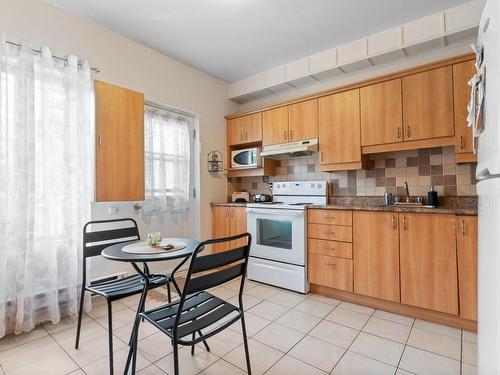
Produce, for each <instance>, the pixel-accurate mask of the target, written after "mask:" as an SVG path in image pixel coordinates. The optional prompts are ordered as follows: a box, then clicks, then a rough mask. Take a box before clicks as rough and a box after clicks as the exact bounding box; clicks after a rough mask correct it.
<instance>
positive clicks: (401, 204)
mask: <svg viewBox="0 0 500 375" xmlns="http://www.w3.org/2000/svg"><path fill="white" fill-rule="evenodd" d="M379 207H415V208H436V206H429V205H425V204H422V203H418V202H409V203H408V202H396V203H394V204H381V205H379Z"/></svg>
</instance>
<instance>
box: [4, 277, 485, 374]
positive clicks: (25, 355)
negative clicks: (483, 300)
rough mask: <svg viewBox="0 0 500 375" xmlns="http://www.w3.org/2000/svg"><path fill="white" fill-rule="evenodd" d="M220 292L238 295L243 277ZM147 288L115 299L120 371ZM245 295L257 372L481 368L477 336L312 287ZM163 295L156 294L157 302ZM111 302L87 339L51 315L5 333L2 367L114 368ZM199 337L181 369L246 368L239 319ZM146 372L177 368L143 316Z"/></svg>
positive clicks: (87, 329)
mask: <svg viewBox="0 0 500 375" xmlns="http://www.w3.org/2000/svg"><path fill="white" fill-rule="evenodd" d="M215 294H217V295H218V296H221V297H223V298H226V299H229V300H231V301H233V302H235V296H236V294H237V284H236V283H235V282H233V283H230V284H226V285H224V286H222V287H220V288H217V290H216V291H215ZM137 302H138V297H137V296H135V297H130V298H127V299H125V300H122V301H121V302H115V303H114V304H113V306H114V321H113V323H114V335H115V341H114V342H115V347H114V350H115V372H116V374H120V373H121V372H122V370H123V366H124V363H125V359H126V355H127V351H128V347H127V344H126V343H127V341H128V338H129V335H130V330H131V327H132V320H133V318H134V311H135V308H136V304H137ZM244 303H246V305H245V308H246V309H247V314H246V321H247V334H248V336H249V337H250V339H249V346H250V358H251V361H252V370H253V373H254V374H256V375H258V374H267V375H281V374H283V375H284V374H287V375H289V374H301V375H304V374H328V373H330V374H349V375H350V374H400V375H403V374H412V373H413V374H464V375H465V374H475V373H477V368H476V365H477V336H476V334H474V333H472V332H467V331H461V330H459V329H454V328H449V327H445V326H441V325H438V324H433V323H428V322H424V321H419V320H415V319H412V318H408V317H404V316H401V315H397V314H392V313H388V312H385V311H381V310H374V309H372V308H368V307H365V306H359V305H355V304H352V303H347V302H342V301H337V300H334V299H330V298H325V297H322V296H318V295H313V294H309V295H307V296H304V295H300V294H296V293H292V292H288V291H284V290H281V289H278V288H274V287H270V286H267V285H262V284H258V283H255V282H251V281H249V282H247V285H246V290H245V298H244ZM159 304H161V302H158V301H155V300H152V299H150V300H149V301H148V307H149V308H151V307H154V306H157V305H159ZM106 327H107V321H106V308H105V306H104V305H103V304H102V300H99V299H95V300H94V303H93V310H92V312H90V313H89V314H88V315H86V316H85V319H84V323H83V330H82V338H81V344H80V349H79V350H75V349H74V348H73V345H74V339H75V321H74V320H66V321H63V322H61V323H59V324H57V325H52V324H44V325H42V326H40V327H38V328H37V329H35V330H34V331H32V332H30V333H26V334H22V335H19V336H8V337H4V338H3V339H0V374H2V375H3V374H7V375H10V374H37V375H45V374H47V375H49V374H50V375H57V374H72V375H82V374H87V375H94V374H107V373H108V356H107V351H108V349H107V331H106ZM209 344H210V346H211V352H210V353H209V352H207V351H205V350H204V348H203V346H199V347H198V348H197V350H196V354H195V356H194V357H192V356H191V354H190V351H189V348H183V349H182V350H181V351H180V368H181V373H182V374H206V375H209V374H213V375H223V374H244V373H245V369H246V365H245V356H244V350H243V343H242V338H241V327H240V324H239V323H235V324H233V325H232V326H231V327H230V328H229V329H228V330H226V331H223V332H221V333H220V334H218V335H216V336H214V337H212V338H211V339H209ZM138 358H139V359H138V369H139V371H138V374H142V375H148V374H149V375H165V374H172V346H171V344H170V341H169V339H168V338H167V337H166V336H165V335H163V334H162V333H159V332H158V331H156V329H155V328H154V327H152V326H150V325H148V324H147V323H143V324H141V330H140V341H139V355H138Z"/></svg>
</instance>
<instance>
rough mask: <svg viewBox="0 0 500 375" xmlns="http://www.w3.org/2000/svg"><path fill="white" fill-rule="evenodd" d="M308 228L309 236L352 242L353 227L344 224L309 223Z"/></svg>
mask: <svg viewBox="0 0 500 375" xmlns="http://www.w3.org/2000/svg"><path fill="white" fill-rule="evenodd" d="M307 230H308V237H309V238H317V239H320V240H332V241H344V242H352V227H346V226H342V225H324V224H308V225H307Z"/></svg>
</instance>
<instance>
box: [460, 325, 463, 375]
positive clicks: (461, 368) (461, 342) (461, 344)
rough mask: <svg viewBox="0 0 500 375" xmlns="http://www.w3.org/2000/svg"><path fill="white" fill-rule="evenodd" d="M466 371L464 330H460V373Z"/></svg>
mask: <svg viewBox="0 0 500 375" xmlns="http://www.w3.org/2000/svg"><path fill="white" fill-rule="evenodd" d="M463 371H464V330H463V329H462V330H460V375H462V373H463Z"/></svg>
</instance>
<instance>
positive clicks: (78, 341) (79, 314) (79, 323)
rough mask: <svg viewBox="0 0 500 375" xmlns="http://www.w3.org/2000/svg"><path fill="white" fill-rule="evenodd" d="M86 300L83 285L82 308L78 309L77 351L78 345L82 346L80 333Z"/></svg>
mask: <svg viewBox="0 0 500 375" xmlns="http://www.w3.org/2000/svg"><path fill="white" fill-rule="evenodd" d="M84 298H85V288H84V286H83V285H82V294H81V296H80V308H79V309H78V324H77V326H76V341H75V349H78V345H80V331H81V329H82V316H83V303H84V302H85V301H84Z"/></svg>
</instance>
